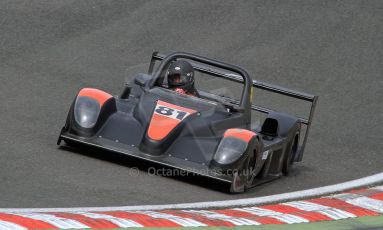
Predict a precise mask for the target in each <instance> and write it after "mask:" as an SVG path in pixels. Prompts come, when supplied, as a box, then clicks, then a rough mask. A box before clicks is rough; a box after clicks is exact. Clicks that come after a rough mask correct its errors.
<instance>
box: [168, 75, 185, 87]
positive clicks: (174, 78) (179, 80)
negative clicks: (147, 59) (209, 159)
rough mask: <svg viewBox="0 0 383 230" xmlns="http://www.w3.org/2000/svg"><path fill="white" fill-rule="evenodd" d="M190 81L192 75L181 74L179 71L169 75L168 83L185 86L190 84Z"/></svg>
mask: <svg viewBox="0 0 383 230" xmlns="http://www.w3.org/2000/svg"><path fill="white" fill-rule="evenodd" d="M189 81H190V77H188V76H186V75H181V74H179V73H174V74H171V75H169V76H168V84H169V86H170V87H172V86H183V85H186V84H188V83H189Z"/></svg>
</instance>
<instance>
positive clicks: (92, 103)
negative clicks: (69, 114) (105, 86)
mask: <svg viewBox="0 0 383 230" xmlns="http://www.w3.org/2000/svg"><path fill="white" fill-rule="evenodd" d="M99 114H100V104H99V103H98V101H97V100H95V99H92V98H90V97H83V96H79V97H77V99H76V103H75V106H74V119H75V120H76V122H77V124H79V125H80V126H81V127H83V128H92V127H93V126H94V125H95V124H96V122H97V118H98V115H99Z"/></svg>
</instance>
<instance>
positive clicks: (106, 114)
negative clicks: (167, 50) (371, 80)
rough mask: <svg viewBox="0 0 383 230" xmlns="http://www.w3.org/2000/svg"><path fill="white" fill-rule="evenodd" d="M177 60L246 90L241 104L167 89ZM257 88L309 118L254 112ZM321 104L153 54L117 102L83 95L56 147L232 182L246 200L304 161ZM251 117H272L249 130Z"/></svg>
mask: <svg viewBox="0 0 383 230" xmlns="http://www.w3.org/2000/svg"><path fill="white" fill-rule="evenodd" d="M176 60H188V61H190V62H191V63H192V67H193V68H194V70H195V71H196V72H197V73H202V74H204V75H206V76H208V77H209V78H221V79H224V80H228V81H230V82H235V83H236V84H238V85H240V86H241V90H240V91H241V93H240V98H238V100H236V99H233V98H230V97H227V96H224V95H218V94H214V93H211V92H205V91H203V90H200V89H197V90H198V94H197V95H193V96H190V95H184V94H180V93H178V92H175V91H173V90H171V89H169V87H168V86H167V84H166V77H167V73H168V68H169V66H170V65H171V63H173V62H174V61H176ZM159 62H160V63H159ZM156 66H158V67H157V68H156V71H155V72H154V73H153V74H152V72H153V69H154V67H156ZM253 88H258V89H262V90H266V91H270V92H274V93H278V94H282V95H286V96H289V97H294V98H297V99H301V100H305V101H308V102H310V115H309V117H308V118H307V119H306V118H300V117H296V116H293V115H289V114H286V113H281V112H276V111H273V110H271V109H268V108H265V107H262V106H258V105H255V104H253V103H252V97H253V95H252V94H253ZM317 98H318V97H317V96H313V95H309V94H306V93H301V92H297V91H293V90H289V89H286V88H282V87H278V86H274V85H271V84H267V83H262V82H259V81H253V80H252V78H251V77H250V76H249V74H248V73H247V72H246V71H245V70H244V69H242V68H240V67H238V66H235V65H231V64H226V63H223V62H219V61H216V60H212V59H208V58H205V57H201V56H197V55H194V54H189V53H183V52H177V53H172V54H170V55H167V56H165V55H162V54H159V53H158V52H154V53H153V55H152V59H151V63H150V67H149V73H148V74H138V75H136V76H135V77H134V78H133V80H132V82H130V83H129V84H126V87H125V90H124V91H123V93H122V94H121V95H120V96H119V97H117V96H116V97H113V96H112V95H110V94H108V93H106V92H103V91H101V90H98V89H93V88H85V89H82V90H81V91H80V92H79V93H78V95H77V97H76V98H75V100H74V102H73V104H72V106H71V108H70V111H69V114H68V117H67V120H66V124H65V126H64V127H63V128H62V130H61V133H60V136H59V138H58V144H60V143H61V141H62V140H64V141H65V143H66V144H68V145H72V146H79V144H80V145H81V146H93V147H96V148H100V149H103V150H108V151H112V152H117V153H122V154H126V155H129V156H132V157H136V158H139V159H142V160H146V161H150V162H155V163H159V164H160V165H163V166H166V167H167V168H171V169H177V170H181V171H182V172H189V173H193V174H197V175H201V176H206V177H210V178H214V179H217V180H220V181H223V182H227V183H229V184H230V191H231V192H233V193H237V192H243V191H245V190H246V189H247V188H250V187H252V186H255V185H257V184H260V183H263V182H265V181H269V180H271V179H275V178H278V177H280V176H282V175H283V174H285V175H286V174H288V172H289V170H290V167H291V165H292V164H293V162H296V161H301V160H302V156H303V152H304V148H305V144H306V141H307V136H308V131H309V128H310V124H311V121H312V118H313V113H314V108H315V105H316V101H317ZM252 112H261V113H264V114H267V115H266V118H265V119H264V121H263V122H262V123H260V125H258V127H254V128H252V127H251V113H252ZM302 125H305V128H302ZM303 134H304V135H303ZM302 136H303V138H302Z"/></svg>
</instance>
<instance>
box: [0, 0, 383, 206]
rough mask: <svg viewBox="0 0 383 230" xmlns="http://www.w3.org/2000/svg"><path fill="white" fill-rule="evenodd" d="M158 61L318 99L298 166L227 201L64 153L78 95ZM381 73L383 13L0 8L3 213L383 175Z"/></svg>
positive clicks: (195, 183) (261, 4)
mask: <svg viewBox="0 0 383 230" xmlns="http://www.w3.org/2000/svg"><path fill="white" fill-rule="evenodd" d="M153 50H160V51H163V52H165V53H169V52H171V51H188V52H192V53H196V54H199V55H204V56H208V57H212V58H216V59H219V60H223V61H225V62H229V63H235V64H239V65H241V66H243V67H244V68H246V69H247V70H248V71H249V72H250V73H251V75H252V76H253V78H254V79H258V80H261V81H265V82H270V83H274V84H278V85H282V86H285V87H288V88H293V89H297V90H303V91H307V92H310V93H314V94H317V95H319V96H320V99H319V104H318V107H317V111H316V114H315V119H314V123H313V128H312V132H311V134H310V138H309V142H308V145H307V149H306V154H305V156H304V161H303V162H301V163H299V164H297V165H296V167H295V168H294V171H293V173H292V175H291V176H288V177H285V178H281V179H279V180H277V181H274V182H271V183H268V184H265V185H262V186H259V187H256V188H254V189H252V190H250V191H248V192H247V193H245V194H240V195H230V194H227V193H225V192H224V191H223V190H222V189H221V187H222V186H221V185H219V184H215V183H213V182H211V181H206V180H204V179H203V178H169V177H160V176H150V175H148V173H147V172H146V171H145V170H146V169H147V167H150V165H146V164H143V163H142V162H139V161H135V160H133V159H129V158H126V157H120V156H112V155H110V154H108V153H99V152H96V151H85V152H84V153H81V152H80V151H74V150H70V149H67V148H59V147H58V146H57V145H56V140H57V136H58V133H59V131H60V128H61V127H62V125H63V124H64V121H65V118H66V114H67V110H68V109H69V106H70V104H71V102H72V100H73V98H74V96H75V95H76V93H77V92H78V90H79V89H81V88H82V87H96V88H100V89H103V90H105V91H108V92H110V93H112V94H114V95H118V94H120V92H121V90H122V89H123V83H124V81H125V79H130V78H131V77H133V75H134V74H135V73H138V72H145V71H146V69H147V67H148V60H149V57H150V55H151V52H152V51H153ZM382 64H383V2H382V1H74V0H73V1H52V0H49V1H13V0H12V1H1V2H0V79H1V81H0V98H1V100H0V108H1V112H0V118H1V119H0V197H1V198H0V207H2V208H17V207H23V208H29V207H78V206H117V205H118V206H119V205H135V204H164V203H177V202H194V201H210V200H226V199H236V198H244V197H256V196H262V195H271V194H278V193H284V192H289V191H297V190H301V189H308V188H313V187H317V186H324V185H330V184H334V183H338V182H344V181H347V180H351V179H356V178H360V177H363V176H368V175H371V174H374V173H378V172H381V171H382V168H383V167H382V166H383V152H382V147H383V143H382V141H383V139H382V133H383V122H382V119H383V103H382V101H381V100H382V98H383V90H382V88H383V65H382ZM271 103H272V102H271ZM106 155H107V156H106ZM137 165H140V167H139V168H140V169H141V170H140V171H138V174H139V175H135V174H136V171H135V170H132V167H135V166H137Z"/></svg>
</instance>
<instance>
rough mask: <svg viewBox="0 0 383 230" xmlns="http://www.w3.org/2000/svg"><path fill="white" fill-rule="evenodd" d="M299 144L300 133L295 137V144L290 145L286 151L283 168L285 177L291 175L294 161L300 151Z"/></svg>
mask: <svg viewBox="0 0 383 230" xmlns="http://www.w3.org/2000/svg"><path fill="white" fill-rule="evenodd" d="M298 142H299V133H297V134H296V135H295V137H294V139H293V142H292V143H291V144H290V147H289V149H288V151H286V153H285V156H284V159H283V166H282V173H283V175H286V176H287V175H289V173H290V171H291V167H292V165H293V163H294V159H295V156H296V155H297V151H298Z"/></svg>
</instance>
